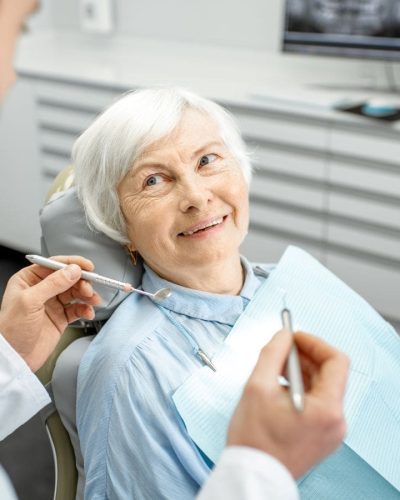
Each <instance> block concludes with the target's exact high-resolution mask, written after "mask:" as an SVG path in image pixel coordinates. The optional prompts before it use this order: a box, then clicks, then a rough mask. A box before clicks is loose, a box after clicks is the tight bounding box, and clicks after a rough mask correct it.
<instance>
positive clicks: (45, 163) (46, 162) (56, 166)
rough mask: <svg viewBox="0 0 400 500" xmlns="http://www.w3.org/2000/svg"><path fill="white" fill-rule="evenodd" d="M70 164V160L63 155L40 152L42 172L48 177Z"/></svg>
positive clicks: (54, 175)
mask: <svg viewBox="0 0 400 500" xmlns="http://www.w3.org/2000/svg"><path fill="white" fill-rule="evenodd" d="M70 164H71V160H70V159H69V158H66V157H64V156H58V155H54V154H51V153H42V172H43V173H44V174H45V175H46V176H48V177H56V176H57V175H58V174H59V173H60V172H61V170H63V169H64V168H66V167H68V166H69V165H70Z"/></svg>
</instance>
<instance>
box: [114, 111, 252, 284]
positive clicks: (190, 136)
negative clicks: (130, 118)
mask: <svg viewBox="0 0 400 500" xmlns="http://www.w3.org/2000/svg"><path fill="white" fill-rule="evenodd" d="M118 193H119V199H120V203H121V208H122V212H123V214H124V216H125V219H126V223H127V229H128V236H129V239H130V241H131V249H132V250H137V251H138V252H139V254H140V255H141V256H142V257H143V259H144V260H145V262H147V264H148V265H149V266H150V267H151V268H152V269H154V271H156V272H157V273H158V274H159V275H160V276H162V277H164V278H166V279H169V280H171V281H174V282H176V283H180V282H182V280H180V279H179V277H183V276H184V274H185V273H187V272H190V271H191V270H193V269H195V268H196V269H197V270H198V269H199V268H200V269H203V270H207V268H208V266H211V267H210V269H212V266H214V265H215V264H218V263H221V261H223V260H224V259H225V260H228V261H229V259H232V258H235V256H238V254H239V246H240V244H241V242H242V241H243V238H244V237H245V235H246V233H247V228H248V190H247V185H246V182H245V180H244V177H243V174H242V170H241V167H240V166H239V164H238V162H237V160H235V159H234V158H233V157H232V155H231V153H230V152H229V151H228V149H227V147H226V146H225V144H224V143H223V142H222V140H221V138H220V136H219V132H218V128H217V125H216V124H215V123H214V122H213V121H212V120H211V119H210V118H209V117H207V116H205V115H203V114H201V113H200V112H197V111H194V110H188V111H186V112H185V114H184V115H183V118H182V120H181V122H180V124H179V126H178V127H177V129H176V130H175V131H174V132H173V133H172V134H171V135H170V136H168V137H165V138H163V139H161V140H159V141H156V142H155V143H153V144H152V145H151V146H149V147H148V148H147V149H146V150H145V151H144V153H143V154H142V155H141V156H140V158H138V159H137V160H136V161H135V163H134V165H133V167H132V169H131V170H130V172H129V173H128V174H127V175H126V176H125V178H124V179H123V180H122V182H121V183H120V185H119V187H118ZM183 281H184V280H183Z"/></svg>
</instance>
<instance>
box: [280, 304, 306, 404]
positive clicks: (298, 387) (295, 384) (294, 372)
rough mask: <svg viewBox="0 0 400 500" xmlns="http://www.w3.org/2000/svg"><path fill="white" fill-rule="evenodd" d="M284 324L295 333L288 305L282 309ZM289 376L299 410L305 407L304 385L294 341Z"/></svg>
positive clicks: (292, 396)
mask: <svg viewBox="0 0 400 500" xmlns="http://www.w3.org/2000/svg"><path fill="white" fill-rule="evenodd" d="M281 318H282V325H283V327H284V328H285V329H286V330H289V332H291V333H293V327H292V317H291V314H290V311H289V309H288V308H287V307H285V308H284V309H282V312H281ZM287 376H288V379H289V383H290V386H289V391H290V398H291V400H292V403H293V406H294V409H295V410H296V411H298V412H301V411H303V409H304V385H303V378H302V375H301V368H300V361H299V355H298V352H297V347H296V344H295V343H294V342H293V343H292V347H291V348H290V352H289V357H288V361H287Z"/></svg>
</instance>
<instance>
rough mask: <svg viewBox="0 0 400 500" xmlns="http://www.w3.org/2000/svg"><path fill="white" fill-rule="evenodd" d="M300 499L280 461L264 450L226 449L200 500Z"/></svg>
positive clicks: (202, 490) (198, 497)
mask: <svg viewBox="0 0 400 500" xmlns="http://www.w3.org/2000/svg"><path fill="white" fill-rule="evenodd" d="M221 498H229V499H230V500H248V499H253V498H254V499H258V498H262V499H263V500H299V498H300V497H299V493H298V490H297V486H296V483H295V482H294V479H293V477H292V476H291V475H290V473H289V471H288V470H287V469H286V467H284V466H283V465H282V464H281V463H280V462H279V461H278V460H276V459H275V458H273V457H272V456H270V455H267V454H266V453H263V452H262V451H259V450H255V449H252V448H246V447H240V446H232V447H229V448H226V449H225V450H224V452H223V454H222V456H221V458H220V460H219V462H218V463H217V465H216V466H215V468H214V470H213V472H212V473H211V475H210V476H209V478H208V480H207V482H206V483H205V485H204V486H203V488H202V489H201V491H200V493H199V495H198V496H197V500H220V499H221Z"/></svg>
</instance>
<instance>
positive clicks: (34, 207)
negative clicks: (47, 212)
mask: <svg viewBox="0 0 400 500" xmlns="http://www.w3.org/2000/svg"><path fill="white" fill-rule="evenodd" d="M35 111H36V109H35V101H34V93H33V89H32V86H31V85H30V84H29V82H26V81H23V80H20V81H19V82H18V83H17V85H16V86H15V87H14V88H13V89H12V91H11V92H10V93H9V95H8V96H7V99H6V100H5V102H4V104H3V107H2V110H1V114H0V174H1V176H0V177H1V181H0V244H2V245H4V246H8V247H10V248H14V249H17V250H20V251H22V252H35V253H37V252H38V251H39V248H40V227H39V217H38V213H39V209H40V207H41V205H42V196H41V178H40V172H39V169H38V164H39V151H38V149H37V129H36V114H35Z"/></svg>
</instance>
